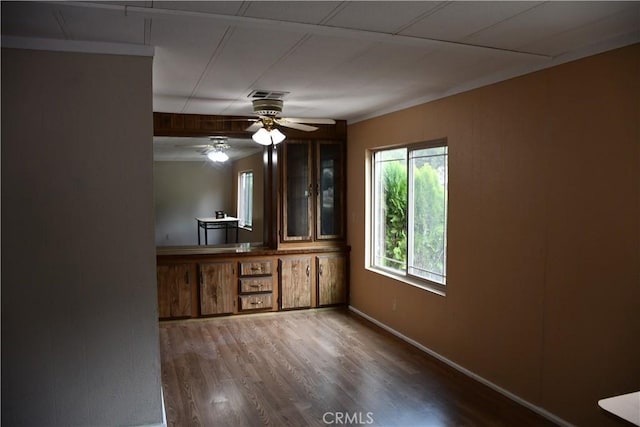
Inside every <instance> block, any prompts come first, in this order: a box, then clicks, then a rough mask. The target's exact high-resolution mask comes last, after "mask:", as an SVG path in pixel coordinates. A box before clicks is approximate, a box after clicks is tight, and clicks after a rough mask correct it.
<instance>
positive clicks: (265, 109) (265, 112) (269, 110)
mask: <svg viewBox="0 0 640 427" xmlns="http://www.w3.org/2000/svg"><path fill="white" fill-rule="evenodd" d="M252 102H253V112H254V113H255V114H257V115H259V116H268V117H275V116H277V115H278V114H280V113H282V100H281V99H254V100H253V101H252Z"/></svg>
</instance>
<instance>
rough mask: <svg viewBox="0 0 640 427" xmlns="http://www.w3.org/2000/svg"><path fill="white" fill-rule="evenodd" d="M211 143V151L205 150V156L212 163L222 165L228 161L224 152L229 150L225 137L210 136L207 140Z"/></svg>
mask: <svg viewBox="0 0 640 427" xmlns="http://www.w3.org/2000/svg"><path fill="white" fill-rule="evenodd" d="M209 139H210V140H211V142H212V143H213V144H212V145H211V149H209V150H207V152H206V156H207V158H208V159H209V160H211V161H212V162H214V163H224V162H226V161H227V160H229V156H228V155H227V153H226V152H225V151H227V149H228V148H229V144H227V142H226V141H227V138H226V137H224V136H223V137H220V136H212V137H211V138H209Z"/></svg>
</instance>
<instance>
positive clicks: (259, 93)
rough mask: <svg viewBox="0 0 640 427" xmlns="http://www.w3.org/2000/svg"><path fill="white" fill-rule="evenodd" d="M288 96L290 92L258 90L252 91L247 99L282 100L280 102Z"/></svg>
mask: <svg viewBox="0 0 640 427" xmlns="http://www.w3.org/2000/svg"><path fill="white" fill-rule="evenodd" d="M288 94H289V92H283V91H277V90H262V89H256V90H253V91H251V93H249V95H247V98H251V99H280V100H282V99H284V97H285V96H287V95H288Z"/></svg>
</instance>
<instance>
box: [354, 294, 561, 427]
mask: <svg viewBox="0 0 640 427" xmlns="http://www.w3.org/2000/svg"><path fill="white" fill-rule="evenodd" d="M349 310H350V311H352V312H354V313H355V314H357V315H358V316H361V317H363V318H365V319H367V320H368V321H370V322H371V323H373V324H375V325H377V326H379V327H381V328H382V329H384V330H385V331H387V332H389V333H391V334H393V335H395V336H396V337H398V338H400V339H401V340H403V341H405V342H407V343H409V344H411V345H412V346H414V347H416V348H417V349H419V350H422V351H424V352H425V353H427V354H428V355H430V356H433V357H435V358H436V359H438V360H440V361H441V362H444V363H446V364H447V365H449V366H451V367H452V368H454V369H455V370H457V371H459V372H461V373H463V374H465V375H466V376H468V377H470V378H473V379H474V380H476V381H478V382H480V383H482V384H484V385H486V386H487V387H489V388H491V389H493V390H495V391H497V392H498V393H500V394H502V395H504V396H506V397H508V398H509V399H511V400H513V401H514V402H516V403H519V404H520V405H522V406H525V407H527V408H529V409H531V410H532V411H533V412H535V413H537V414H539V415H541V416H543V417H545V418H546V419H548V420H549V421H552V422H554V423H556V424H558V425H560V426H564V427H572V426H573V424H571V423H569V422H567V421H565V420H563V419H562V418H560V417H558V416H557V415H554V414H552V413H551V412H549V411H547V410H546V409H543V408H541V407H539V406H536V405H534V404H533V403H531V402H528V401H526V400H524V399H523V398H521V397H520V396H517V395H515V394H513V393H511V392H510V391H509V390H506V389H504V388H502V387H500V386H499V385H497V384H494V383H492V382H491V381H489V380H487V379H486V378H483V377H481V376H480V375H478V374H476V373H474V372H471V371H470V370H468V369H467V368H465V367H463V366H460V365H458V364H457V363H455V362H453V361H452V360H449V359H447V358H446V357H444V356H442V355H441V354H439V353H436V352H435V351H433V350H431V349H430V348H428V347H425V346H424V345H422V344H420V343H419V342H417V341H415V340H412V339H411V338H409V337H407V336H405V335H403V334H401V333H400V332H398V331H396V330H395V329H393V328H391V327H390V326H388V325H385V324H384V323H382V322H380V321H379V320H377V319H374V318H373V317H371V316H369V315H368V314H366V313H363V312H362V311H360V310H358V309H357V308H355V307H353V306H351V305H350V306H349Z"/></svg>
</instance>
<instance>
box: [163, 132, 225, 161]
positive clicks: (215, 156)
mask: <svg viewBox="0 0 640 427" xmlns="http://www.w3.org/2000/svg"><path fill="white" fill-rule="evenodd" d="M227 140H228V138H227V137H226V136H210V137H209V141H210V142H209V143H208V144H180V145H176V147H179V148H183V147H189V148H199V149H200V150H198V151H199V152H200V153H201V154H203V155H204V156H206V157H207V158H208V159H209V160H211V161H212V162H214V163H224V162H226V161H227V160H229V155H228V154H227V150H228V149H229V148H230V146H229V144H228V142H227Z"/></svg>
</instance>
